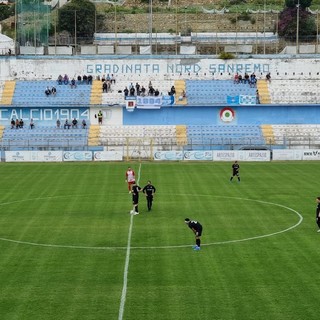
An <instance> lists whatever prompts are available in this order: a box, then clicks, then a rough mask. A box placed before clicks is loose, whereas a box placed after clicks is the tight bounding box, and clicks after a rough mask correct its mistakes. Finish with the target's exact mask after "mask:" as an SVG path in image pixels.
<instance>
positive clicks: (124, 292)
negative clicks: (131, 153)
mask: <svg viewBox="0 0 320 320" xmlns="http://www.w3.org/2000/svg"><path fill="white" fill-rule="evenodd" d="M140 174H141V163H140V166H139V172H138V180H137V183H138V185H139V181H140ZM132 228H133V214H132V215H131V216H130V226H129V233H128V244H127V253H126V262H125V264H124V272H123V287H122V294H121V301H120V307H119V317H118V320H122V319H123V313H124V307H125V304H126V297H127V285H128V271H129V262H130V250H131V235H132Z"/></svg>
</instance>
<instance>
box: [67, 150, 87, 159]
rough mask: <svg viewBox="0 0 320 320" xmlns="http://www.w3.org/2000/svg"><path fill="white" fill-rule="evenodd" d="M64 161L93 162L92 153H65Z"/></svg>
mask: <svg viewBox="0 0 320 320" xmlns="http://www.w3.org/2000/svg"><path fill="white" fill-rule="evenodd" d="M63 161H92V151H65V152H63Z"/></svg>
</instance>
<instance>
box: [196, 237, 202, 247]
mask: <svg viewBox="0 0 320 320" xmlns="http://www.w3.org/2000/svg"><path fill="white" fill-rule="evenodd" d="M200 243H201V240H200V239H196V244H197V246H198V247H200Z"/></svg>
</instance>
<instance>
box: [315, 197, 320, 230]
mask: <svg viewBox="0 0 320 320" xmlns="http://www.w3.org/2000/svg"><path fill="white" fill-rule="evenodd" d="M316 202H317V209H316V221H317V225H318V227H319V230H318V231H317V232H320V197H317V199H316Z"/></svg>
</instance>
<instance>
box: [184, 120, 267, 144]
mask: <svg viewBox="0 0 320 320" xmlns="http://www.w3.org/2000/svg"><path fill="white" fill-rule="evenodd" d="M187 133H188V144H190V145H197V144H199V145H206V146H209V147H210V146H214V145H225V144H228V145H235V146H236V145H264V144H265V140H264V137H263V133H262V130H261V128H260V126H258V125H230V126H224V125H217V126H214V125H192V126H187Z"/></svg>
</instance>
